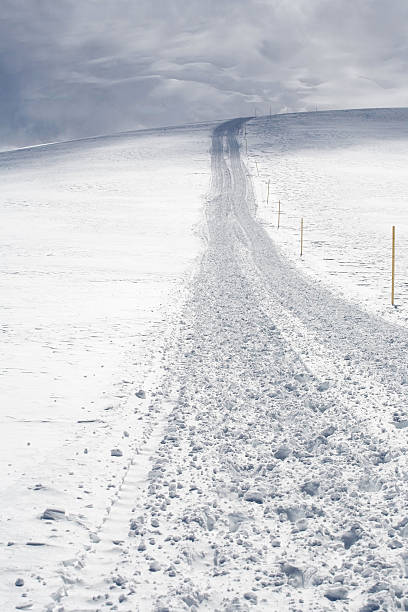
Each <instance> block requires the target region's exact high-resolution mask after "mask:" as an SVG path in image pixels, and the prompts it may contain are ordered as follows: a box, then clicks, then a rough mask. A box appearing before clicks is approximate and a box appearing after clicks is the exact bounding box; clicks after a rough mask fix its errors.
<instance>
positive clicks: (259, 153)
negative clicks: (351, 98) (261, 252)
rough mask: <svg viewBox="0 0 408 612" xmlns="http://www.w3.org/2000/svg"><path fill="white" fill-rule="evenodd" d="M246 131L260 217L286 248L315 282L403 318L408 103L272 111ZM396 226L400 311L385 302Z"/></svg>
mask: <svg viewBox="0 0 408 612" xmlns="http://www.w3.org/2000/svg"><path fill="white" fill-rule="evenodd" d="M246 132H247V139H248V155H249V168H250V171H251V174H252V176H253V180H254V184H255V189H256V195H257V201H258V206H259V208H258V218H259V219H260V220H261V222H262V223H263V224H264V226H265V227H266V228H267V229H268V231H269V232H270V235H271V237H272V239H273V240H274V241H275V242H276V243H277V244H278V245H279V246H280V247H281V248H282V251H283V252H284V253H285V255H287V256H289V257H291V259H292V261H294V262H296V263H297V264H299V265H300V267H301V269H302V270H303V271H305V272H306V273H308V274H310V275H311V276H312V278H313V281H314V282H323V283H324V284H327V285H329V286H330V288H331V289H332V290H333V291H336V292H338V293H339V294H340V295H342V296H343V297H344V298H345V299H346V300H351V301H354V302H355V303H356V304H359V305H361V306H363V307H364V308H368V309H369V310H370V311H372V312H376V313H379V314H381V315H382V316H384V317H386V318H387V319H388V320H393V321H395V320H398V321H399V322H400V323H401V324H404V325H407V324H408V203H407V194H408V173H407V172H406V163H407V151H408V110H407V109H404V108H402V109H378V110H361V111H337V112H336V111H332V112H322V113H313V114H310V113H309V114H304V113H303V114H294V115H277V116H274V117H267V118H263V119H258V120H254V121H251V122H250V123H249V124H248V125H247V129H246ZM268 180H269V181H270V188H269V191H270V194H269V202H268V204H267V197H268V186H267V183H268ZM279 200H280V201H281V219H280V228H279V231H277V217H278V201H279ZM302 217H303V219H304V249H303V258H302V259H300V220H301V218H302ZM393 225H395V226H396V292H395V297H396V300H395V304H396V307H397V311H398V312H393V311H392V309H390V307H389V306H390V292H391V235H392V231H391V229H392V226H393Z"/></svg>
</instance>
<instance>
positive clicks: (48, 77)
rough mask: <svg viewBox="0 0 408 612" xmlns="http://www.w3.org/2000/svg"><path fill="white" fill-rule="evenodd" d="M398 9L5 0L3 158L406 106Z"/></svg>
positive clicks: (404, 16) (0, 105)
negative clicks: (98, 141)
mask: <svg viewBox="0 0 408 612" xmlns="http://www.w3.org/2000/svg"><path fill="white" fill-rule="evenodd" d="M407 25H408V2H406V0H390V1H389V2H384V0H353V1H351V0H217V1H216V0H149V1H147V0H82V1H79V0H2V2H1V12H0V86H1V89H0V117H1V119H0V147H1V148H5V147H6V146H18V145H23V144H28V143H35V142H42V141H47V140H48V141H49V140H56V139H67V138H76V137H81V136H87V135H92V134H104V133H111V132H115V131H121V130H127V129H134V128H139V127H148V126H155V125H168V124H173V123H186V122H195V121H202V120H206V119H218V118H224V117H232V116H238V115H249V114H253V113H254V108H255V107H257V111H258V113H262V114H266V113H267V112H269V108H271V110H272V112H274V113H275V112H291V111H299V110H314V109H315V107H316V105H317V107H318V108H320V109H328V108H356V107H375V106H408V102H407V100H408V86H407V84H406V74H407V59H408V37H407Z"/></svg>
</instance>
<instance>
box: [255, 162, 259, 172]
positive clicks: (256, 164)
mask: <svg viewBox="0 0 408 612" xmlns="http://www.w3.org/2000/svg"><path fill="white" fill-rule="evenodd" d="M255 166H256V173H257V175H258V176H259V168H258V162H257V161H256V162H255Z"/></svg>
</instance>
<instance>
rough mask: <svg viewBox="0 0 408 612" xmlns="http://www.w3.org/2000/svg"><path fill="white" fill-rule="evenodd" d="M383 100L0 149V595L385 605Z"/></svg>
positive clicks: (390, 162)
mask: <svg viewBox="0 0 408 612" xmlns="http://www.w3.org/2000/svg"><path fill="white" fill-rule="evenodd" d="M407 120H408V111H406V110H379V111H346V112H340V111H338V112H332V113H309V114H301V115H300V114H299V115H286V116H283V115H282V116H276V117H270V118H259V119H251V120H249V121H247V120H245V119H235V120H231V121H228V122H225V123H220V124H216V125H201V126H200V125H199V126H190V127H188V126H186V127H185V128H174V129H169V130H151V131H145V132H137V133H129V134H124V135H119V136H115V137H106V138H97V139H88V140H83V141H76V142H71V143H65V144H58V145H47V146H43V147H36V148H30V149H23V150H18V151H14V152H5V153H2V154H0V179H1V184H2V194H1V202H2V206H3V210H4V214H3V221H2V226H1V227H0V237H1V248H2V265H1V268H0V269H1V271H2V275H1V283H2V286H1V294H2V315H3V316H2V326H3V328H2V331H3V343H2V351H3V353H2V356H1V363H2V369H1V379H0V383H1V388H2V404H1V422H2V427H1V439H0V459H1V470H2V471H1V473H2V481H1V483H0V486H1V490H0V495H1V500H2V501H1V507H0V513H1V515H0V518H1V527H0V529H1V531H0V534H1V536H0V564H1V567H2V568H4V570H3V571H2V580H1V589H0V610H1V611H3V610H4V611H5V612H9V611H10V612H11V611H13V610H16V609H19V610H25V609H27V610H34V611H37V610H38V611H41V612H103V611H105V610H116V611H119V612H183V611H190V612H198V611H199V612H202V611H206V612H238V611H239V612H250V611H252V610H257V611H258V610H259V611H261V612H271V611H272V612H329V611H330V612H331V611H332V610H333V611H335V612H348V611H350V612H375V611H376V610H380V611H390V612H397V611H399V610H404V609H405V610H406V609H408V586H407V578H408V512H407V507H408V478H407V463H406V458H407V432H408V405H407V388H408V387H407V385H408V367H407V359H406V350H407V347H408V330H407V329H406V327H407V325H406V324H407V320H408V308H407V305H406V301H408V287H407V284H406V283H407V282H408V273H407V272H406V267H407V266H406V264H408V247H407V246H406V241H405V238H406V237H407V238H408V234H407V232H408V223H407V221H408V219H407V213H406V206H405V202H404V199H405V194H406V193H407V192H408V190H407V188H408V180H407V178H406V172H405V166H404V161H405V156H406V153H405V148H404V147H405V145H406V144H407V141H408V128H407V127H406V125H408V122H407ZM245 134H246V136H245ZM246 140H247V142H246ZM268 180H270V202H269V204H268V206H266V202H265V199H266V184H267V181H268ZM278 199H280V200H281V203H282V218H281V227H280V228H279V230H277V229H276V228H275V227H274V224H276V213H277V205H276V201H277V200H278ZM302 216H303V217H304V220H305V241H304V256H303V258H302V259H300V257H299V232H298V228H299V224H300V217H302ZM393 224H395V225H396V227H397V284H396V297H397V300H396V302H397V308H396V309H392V308H391V307H390V305H389V297H390V268H391V261H390V246H391V244H390V242H391V241H390V238H391V226H392V225H393ZM407 303H408V302H407Z"/></svg>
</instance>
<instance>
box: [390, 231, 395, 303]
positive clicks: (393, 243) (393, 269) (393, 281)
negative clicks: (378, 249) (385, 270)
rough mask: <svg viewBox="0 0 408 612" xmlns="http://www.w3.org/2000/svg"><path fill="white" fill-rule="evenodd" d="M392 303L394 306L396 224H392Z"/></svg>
mask: <svg viewBox="0 0 408 612" xmlns="http://www.w3.org/2000/svg"><path fill="white" fill-rule="evenodd" d="M391 270H392V271H391V305H392V306H394V286H395V225H393V226H392V267H391Z"/></svg>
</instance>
